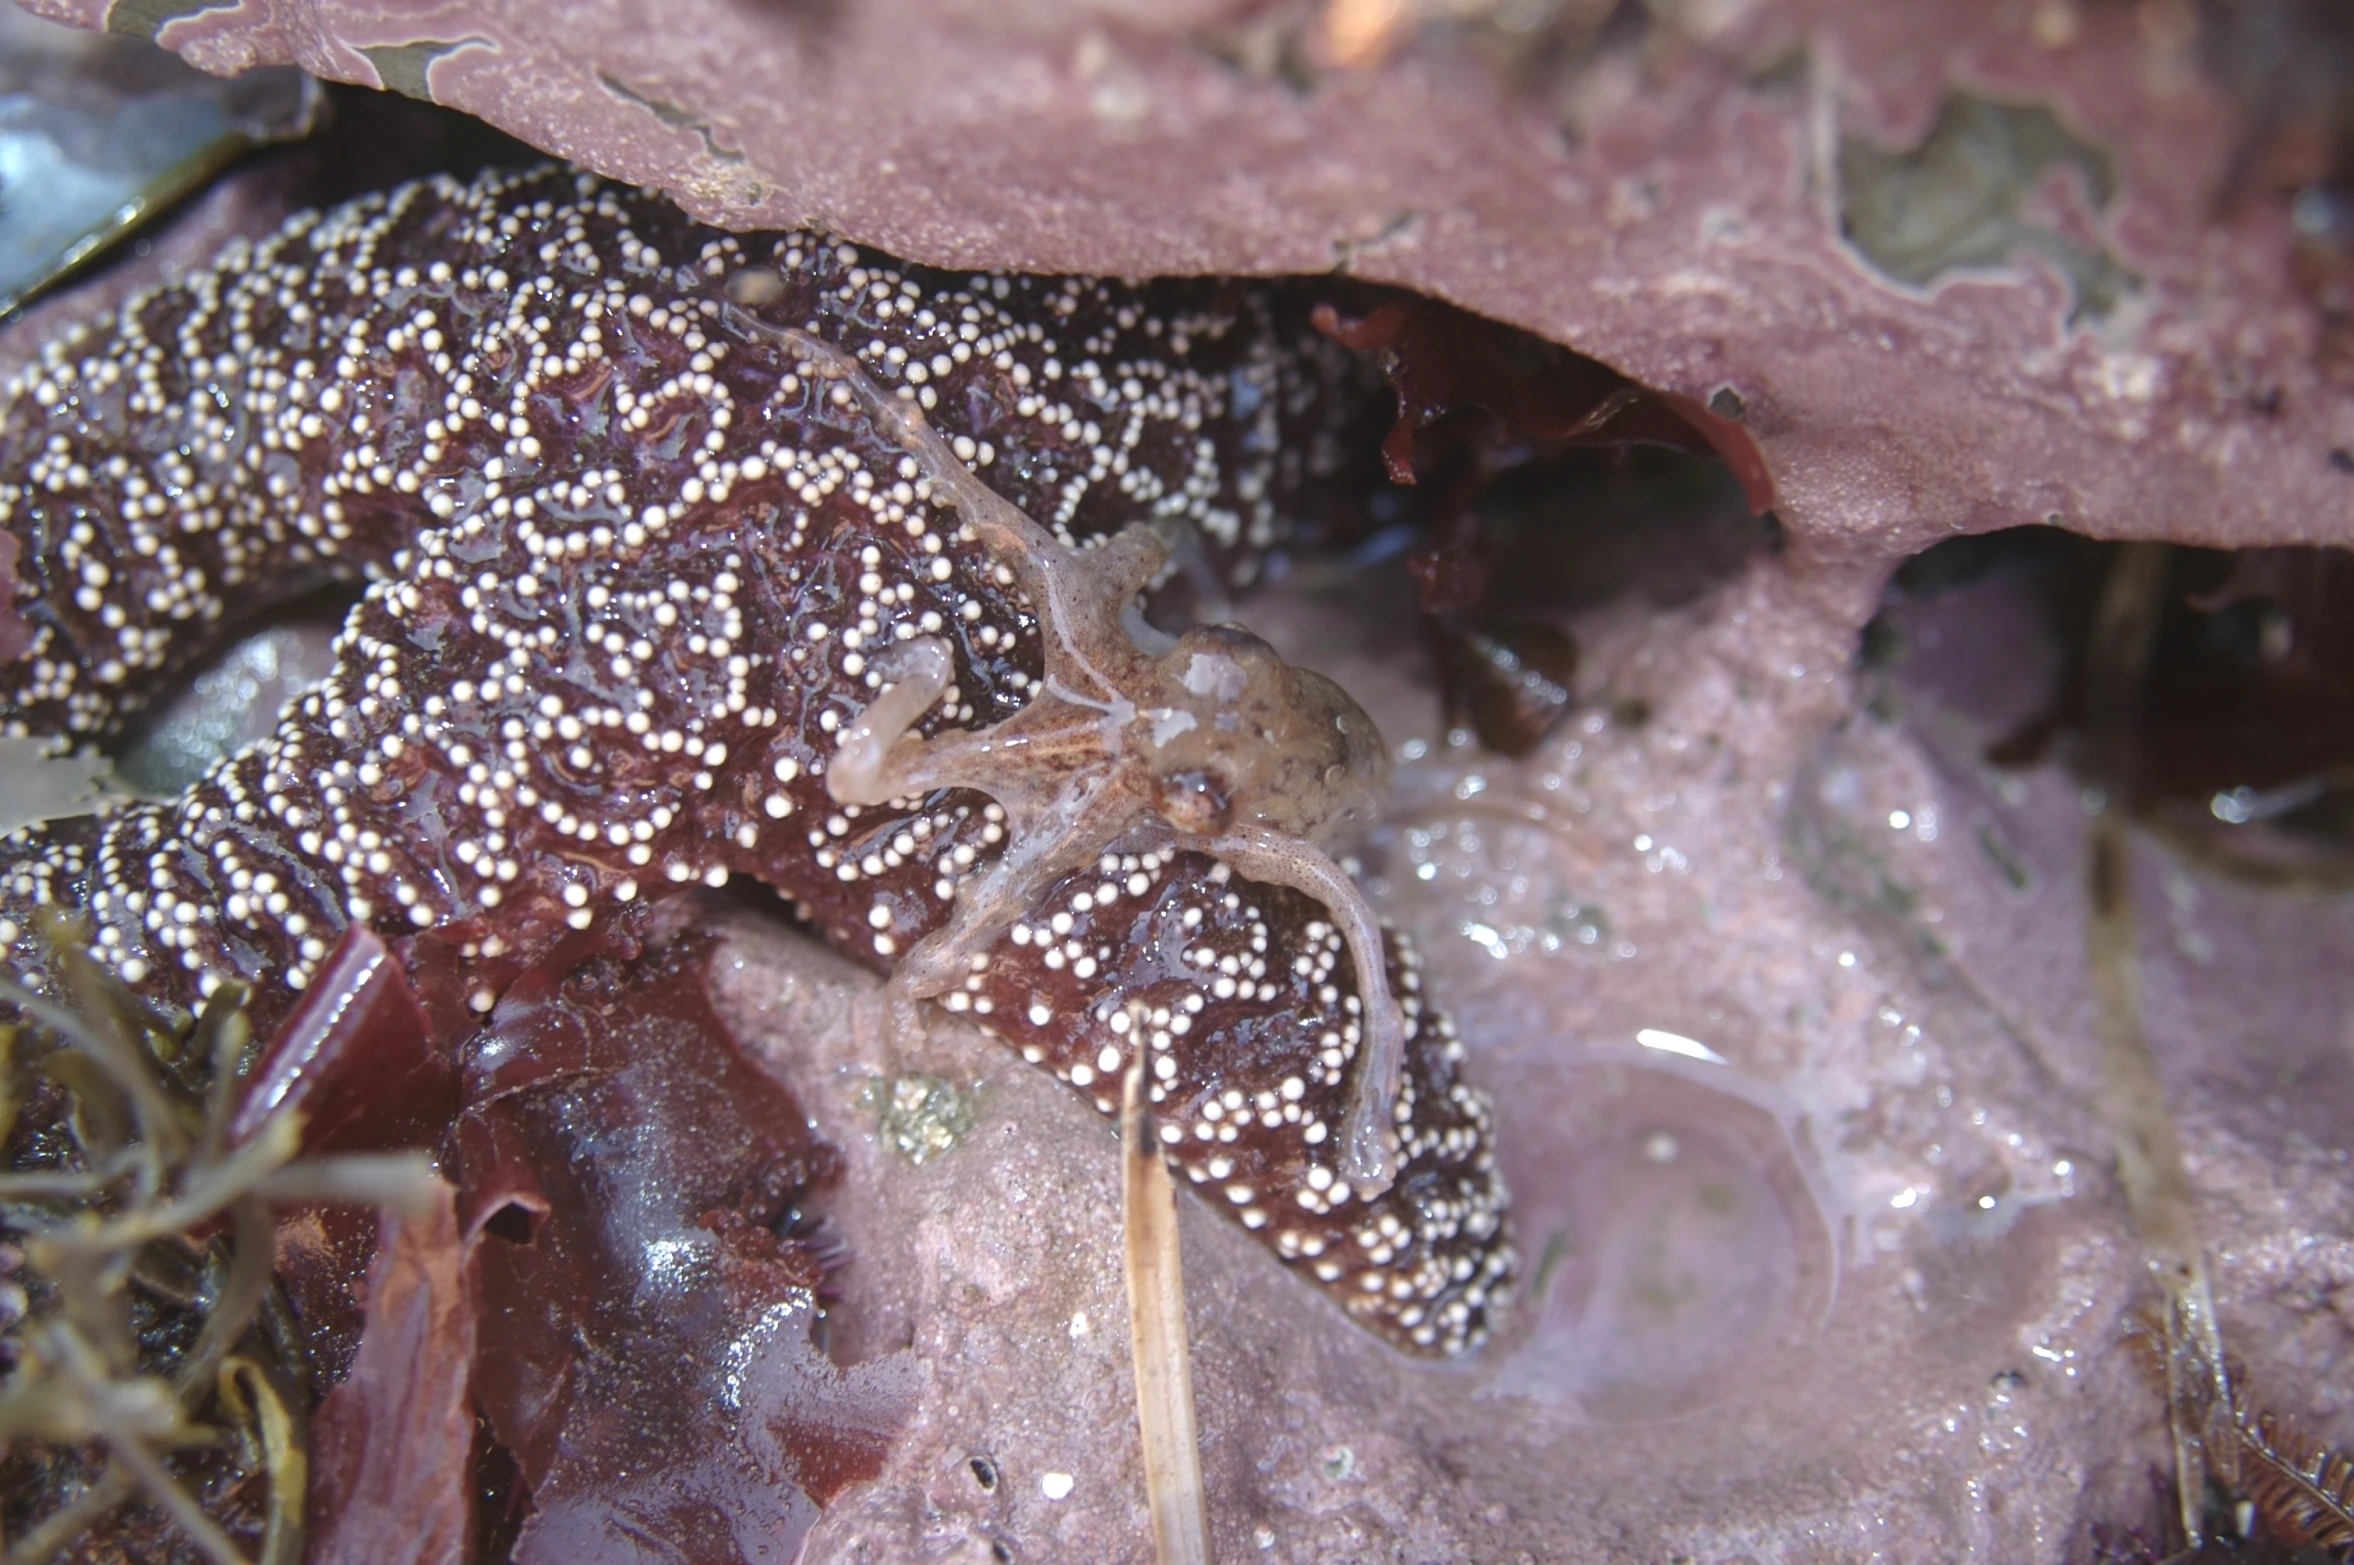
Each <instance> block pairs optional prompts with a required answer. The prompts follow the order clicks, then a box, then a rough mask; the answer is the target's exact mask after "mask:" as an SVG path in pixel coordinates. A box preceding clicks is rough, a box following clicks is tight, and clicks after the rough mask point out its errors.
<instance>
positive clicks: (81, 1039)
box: [0, 978, 184, 1152]
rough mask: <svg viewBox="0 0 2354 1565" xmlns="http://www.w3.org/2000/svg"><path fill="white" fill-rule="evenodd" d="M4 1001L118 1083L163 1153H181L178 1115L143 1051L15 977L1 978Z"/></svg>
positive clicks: (140, 1121) (145, 1129) (143, 1129)
mask: <svg viewBox="0 0 2354 1565" xmlns="http://www.w3.org/2000/svg"><path fill="white" fill-rule="evenodd" d="M0 1000H6V1001H7V1002H8V1003H9V1004H11V1005H13V1006H15V1007H16V1008H17V1009H18V1010H20V1011H22V1012H24V1014H25V1015H27V1016H29V1017H31V1018H32V1019H33V1020H34V1021H37V1022H39V1023H40V1024H41V1025H42V1026H44V1027H46V1028H48V1029H49V1030H50V1031H51V1032H54V1033H56V1034H57V1035H58V1036H59V1037H60V1038H63V1039H64V1040H65V1041H66V1042H68V1043H70V1044H72V1045H74V1046H75V1047H76V1048H78V1049H80V1050H81V1051H82V1052H83V1053H85V1054H87V1055H89V1056H90V1058H91V1059H92V1060H93V1061H94V1062H96V1063H97V1065H98V1066H99V1067H100V1068H101V1069H103V1070H104V1071H105V1072H106V1074H107V1075H108V1076H109V1077H111V1078H112V1079H113V1080H114V1083H115V1085H117V1086H118V1087H120V1088H121V1089H122V1090H123V1092H124V1093H125V1095H127V1096H128V1097H129V1098H130V1100H131V1102H132V1104H133V1105H134V1106H135V1107H136V1109H137V1111H138V1115H139V1128H140V1129H141V1131H142V1132H144V1133H145V1134H146V1136H147V1137H148V1139H149V1141H150V1143H151V1144H153V1145H155V1146H157V1147H158V1148H159V1149H168V1150H171V1151H175V1152H176V1151H177V1149H178V1148H179V1146H180V1144H181V1142H182V1140H183V1139H184V1138H183V1136H182V1132H181V1126H180V1120H179V1114H178V1111H177V1110H175V1109H174V1108H173V1107H172V1102H171V1099H169V1098H167V1097H166V1096H164V1090H163V1088H162V1087H161V1086H160V1085H158V1084H157V1082H156V1079H155V1074H154V1072H152V1071H150V1070H149V1069H148V1068H147V1063H146V1061H145V1060H143V1059H141V1058H140V1057H139V1054H138V1051H137V1050H135V1049H133V1048H132V1047H131V1045H129V1044H128V1043H126V1042H124V1041H123V1040H122V1039H121V1038H120V1037H117V1036H116V1035H115V1034H114V1032H113V1031H112V1030H111V1029H109V1028H107V1027H105V1026H103V1025H100V1026H93V1025H91V1024H90V1023H89V1022H87V1021H85V1020H84V1019H83V1018H81V1017H79V1016H76V1015H75V1014H74V1013H73V1012H71V1011H69V1010H67V1009H65V1008H64V1007H63V1006H60V1005H56V1004H53V1003H52V1002H50V1001H48V1000H44V999H43V998H41V996H39V995H37V994H35V993H33V992H32V991H31V990H30V989H27V988H26V987H25V986H24V985H22V984H20V983H18V982H16V981H15V980H14V979H12V978H0Z"/></svg>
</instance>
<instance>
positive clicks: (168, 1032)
mask: <svg viewBox="0 0 2354 1565" xmlns="http://www.w3.org/2000/svg"><path fill="white" fill-rule="evenodd" d="M38 933H39V935H40V937H41V938H42V940H43V941H44V942H45V943H46V944H47V945H48V946H49V949H50V952H51V957H52V961H51V964H50V967H51V971H52V972H53V973H54V974H55V975H56V977H57V979H58V985H57V987H58V990H59V994H58V995H57V996H55V997H52V996H50V995H44V994H37V993H34V992H33V991H31V990H29V989H27V988H25V987H24V986H23V985H21V984H19V983H16V982H15V981H13V980H10V979H6V978H0V1002H5V1004H6V1005H7V1006H8V1007H9V1008H11V1009H12V1010H13V1011H14V1013H15V1018H16V1019H15V1020H14V1021H8V1022H0V1139H6V1140H7V1141H8V1144H9V1146H10V1148H11V1151H12V1163H11V1166H10V1167H9V1169H8V1170H7V1171H5V1172H0V1237H4V1238H5V1240H6V1241H7V1243H6V1246H5V1248H4V1249H0V1270H4V1271H5V1272H6V1276H5V1278H4V1279H0V1294H4V1295H5V1299H4V1302H5V1305H6V1308H5V1310H0V1366H5V1369H6V1375H5V1379H4V1380H0V1450H5V1452H6V1453H7V1456H8V1459H9V1460H10V1462H11V1463H12V1464H13V1465H14V1466H15V1469H16V1471H17V1473H18V1474H19V1475H20V1477H19V1479H18V1482H19V1485H20V1488H29V1489H31V1490H33V1491H35V1492H34V1493H33V1494H32V1495H30V1496H29V1498H31V1499H32V1500H33V1501H34V1502H35V1506H36V1509H37V1508H38V1506H39V1504H40V1502H42V1501H43V1500H46V1501H47V1502H48V1506H47V1511H46V1514H43V1515H40V1516H39V1518H38V1519H37V1520H34V1521H32V1522H31V1524H30V1526H29V1527H28V1528H27V1530H26V1531H24V1532H23V1533H22V1534H20V1535H19V1536H17V1537H15V1538H13V1539H7V1540H0V1541H5V1542H6V1544H7V1549H6V1555H5V1565H36V1562H39V1561H45V1560H48V1559H51V1558H54V1557H56V1556H57V1555H58V1554H60V1553H62V1552H64V1551H66V1550H68V1549H71V1548H72V1547H73V1546H74V1544H75V1543H76V1541H77V1540H79V1539H81V1538H82V1537H83V1536H84V1535H85V1534H86V1533H88V1532H89V1531H90V1529H91V1528H93V1527H95V1526H98V1525H99V1524H100V1523H102V1522H104V1521H105V1520H106V1519H107V1518H108V1517H109V1516H110V1515H112V1514H113V1513H114V1512H115V1511H116V1510H117V1509H118V1508H119V1507H121V1506H122V1505H123V1504H125V1503H126V1502H128V1501H131V1500H134V1499H143V1500H145V1501H146V1502H147V1503H148V1504H150V1505H152V1506H153V1507H154V1508H155V1509H156V1510H157V1511H159V1512H160V1513H162V1515H163V1516H164V1517H165V1518H168V1520H169V1522H170V1524H171V1525H172V1526H174V1527H175V1528H177V1530H178V1531H180V1532H181V1533H182V1534H184V1535H185V1536H186V1537H187V1538H188V1539H189V1541H190V1542H192V1543H194V1544H195V1545H196V1547H197V1548H198V1549H199V1550H200V1551H201V1552H202V1553H203V1554H204V1555H205V1556H206V1557H207V1558H208V1559H210V1560H212V1561H214V1562H215V1565H232V1562H236V1565H242V1562H243V1561H244V1558H245V1556H244V1554H243V1553H242V1551H241V1550H240V1548H239V1546H238V1543H237V1541H236V1540H235V1539H234V1538H233V1537H232V1536H231V1533H230V1530H229V1528H228V1527H225V1526H224V1525H223V1521H222V1518H221V1517H220V1516H217V1515H216V1514H214V1513H213V1511H211V1510H208V1508H207V1505H206V1504H205V1503H203V1501H202V1500H200V1498H199V1493H200V1492H210V1493H213V1494H214V1495H216V1496H218V1495H221V1494H227V1493H229V1492H231V1491H232V1490H234V1489H235V1488H236V1487H237V1486H236V1485H234V1484H231V1485H227V1486H221V1485H215V1486H213V1487H212V1488H211V1489H210V1490H205V1489H203V1487H202V1486H201V1485H200V1489H199V1492H191V1487H190V1480H191V1475H192V1474H198V1475H201V1474H210V1475H211V1476H213V1477H215V1478H219V1477H221V1476H223V1475H224V1474H226V1475H243V1476H244V1477H246V1478H253V1477H259V1478H261V1479H262V1480H264V1483H265V1486H266V1500H265V1501H264V1503H263V1504H262V1506H261V1514H260V1516H259V1518H258V1522H259V1532H260V1542H261V1552H260V1555H259V1558H260V1560H261V1561H262V1562H263V1565H298V1562H299V1561H300V1559H301V1558H302V1546H303V1530H302V1522H303V1505H304V1497H305V1488H306V1470H307V1459H306V1454H305V1450H306V1448H305V1445H304V1434H305V1430H304V1424H305V1419H306V1416H307V1413H308V1410H309V1406H310V1401H311V1381H310V1373H309V1367H308V1363H307V1360H306V1357H305V1352H304V1348H303V1342H302V1337H301V1333H300V1330H299V1328H298V1327H296V1325H295V1324H294V1321H293V1318H292V1316H291V1313H290V1312H289V1311H288V1309H287V1307H286V1305H285V1301H284V1296H283V1294H282V1292H281V1291H280V1290H279V1288H278V1285H277V1278H276V1273H275V1269H274V1259H275V1257H274V1248H275V1240H276V1226H275V1223H274V1221H273V1219H272V1217H271V1215H270V1208H271V1205H272V1204H273V1202H283V1201H287V1200H318V1199H331V1200H357V1201H364V1202H374V1203H382V1204H388V1205H395V1206H402V1207H408V1206H414V1205H416V1204H418V1202H419V1200H420V1198H421V1197H422V1196H423V1194H424V1193H425V1190H426V1188H427V1186H428V1183H429V1181H430V1180H431V1178H432V1174H431V1169H430V1167H429V1166H428V1165H427V1164H426V1162H425V1160H424V1159H423V1158H422V1157H421V1156H418V1157H409V1158H383V1157H367V1158H314V1159H300V1158H298V1156H297V1154H298V1153H299V1151H300V1148H301V1142H302V1125H301V1120H300V1116H299V1115H297V1114H295V1113H292V1112H289V1111H281V1112H279V1113H276V1114H274V1115H272V1116H270V1117H269V1118H268V1119H266V1120H265V1121H264V1122H263V1123H262V1124H261V1125H260V1127H259V1128H258V1130H257V1131H255V1132H254V1133H252V1134H249V1135H247V1136H245V1137H244V1138H243V1139H238V1138H236V1137H234V1136H233V1135H232V1133H231V1122H232V1118H233V1115H234V1113H235V1110H236V1107H237V1103H238V1099H239V1096H240V1093H239V1088H240V1086H241V1083H242V1081H243V1077H244V1073H245V1071H246V1069H248V1068H249V1067H250V1064H251V1061H250V1058H249V1056H250V1055H251V1053H252V1049H251V1044H252V1041H253V1040H252V1037H251V1033H250V1029H249V1027H248V1026H247V1023H246V1020H245V1014H244V1003H245V990H244V988H243V986H242V985H238V984H234V983H224V984H220V985H218V986H217V987H216V988H215V989H214V991H213V994H212V997H211V999H210V1000H209V1001H208V1002H207V1003H206V1005H205V1008H204V1010H203V1011H202V1013H201V1014H199V1015H197V1016H194V1017H180V1016H173V1015H170V1014H167V1013H165V1012H162V1011H160V1010H158V1009H156V1008H155V1007H153V1006H151V1005H148V1004H147V1003H146V1002H144V1001H142V1000H140V999H139V998H138V997H137V996H136V995H134V994H133V993H132V992H131V991H130V990H128V989H127V988H125V987H124V986H123V985H122V984H121V983H120V982H119V981H117V980H116V979H115V978H114V977H113V975H112V974H110V973H108V972H107V971H106V970H105V969H104V968H103V967H102V966H101V965H100V964H99V963H98V962H96V961H95V960H93V959H92V958H91V957H90V956H89V955H88V954H87V953H86V952H85V951H84V949H83V945H82V942H83V938H84V936H83V931H82V930H81V928H80V926H79V925H77V924H76V923H75V922H73V921H72V920H71V919H68V918H66V917H65V916H63V915H62V914H53V915H51V916H49V917H47V918H45V919H43V920H42V921H41V923H40V925H39V928H38ZM159 1322H177V1323H179V1326H178V1329H176V1330H158V1329H156V1328H157V1326H158V1323H159ZM216 1503H217V1500H216ZM251 1520H252V1518H251V1517H250V1515H248V1517H247V1521H248V1522H250V1521H251Z"/></svg>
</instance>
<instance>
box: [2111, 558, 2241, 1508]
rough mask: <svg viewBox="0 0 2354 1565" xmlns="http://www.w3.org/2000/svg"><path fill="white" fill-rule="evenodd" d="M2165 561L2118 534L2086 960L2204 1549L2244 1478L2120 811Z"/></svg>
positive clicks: (2119, 1145)
mask: <svg viewBox="0 0 2354 1565" xmlns="http://www.w3.org/2000/svg"><path fill="white" fill-rule="evenodd" d="M2168 567H2169V554H2168V551H2167V549H2166V547H2165V546H2164V545H2162V544H2127V545H2124V546H2123V547H2122V548H2120V549H2119V551H2118V554H2117V559H2116V563H2115V564H2114V565H2113V566H2112V567H2111V568H2110V572H2109V578H2108V580H2107V582H2106V583H2104V584H2103V587H2102V591H2101V601H2100V605H2099V607H2098V609H2097V610H2096V612H2095V615H2094V618H2093V627H2092V639H2091V644H2090V647H2089V651H2088V658H2089V666H2088V669H2087V678H2086V701H2085V707H2086V712H2085V717H2086V723H2085V727H2086V739H2087V746H2088V750H2089V752H2090V753H2089V757H2088V759H2089V760H2090V762H2091V771H2092V774H2093V776H2094V778H2095V779H2096V780H2097V782H2098V783H2099V785H2100V786H2101V787H2102V788H2103V789H2104V790H2105V791H2106V793H2107V795H2108V797H2107V798H2106V800H2105V801H2104V804H2103V808H2102V810H2101V812H2100V813H2099V814H2098V815H2096V816H2095V817H2094V818H2093V822H2092V829H2091V831H2090V833H2089V836H2088V841H2087V878H2088V887H2087V889H2088V892H2089V897H2090V911H2089V913H2088V915H2087V917H2086V922H2085V959H2086V963H2087V966H2088V969H2089V977H2090V980H2091V984H2092V992H2093V1000H2094V1004H2095V1022H2094V1025H2095V1027H2096V1028H2097V1030H2098V1033H2099V1040H2100V1045H2101V1103H2100V1107H2101V1117H2102V1119H2103V1120H2105V1121H2106V1122H2107V1124H2108V1127H2109V1133H2110V1135H2111V1137H2112V1138H2113V1139H2114V1142H2115V1145H2116V1152H2117V1182H2118V1185H2119V1187H2120V1188H2121V1189H2122V1191H2123V1193H2124V1196H2125V1202H2126V1207H2127V1210H2128V1211H2129V1212H2130V1213H2131V1214H2132V1217H2133V1222H2134V1227H2135V1229H2136V1231H2137V1232H2138V1233H2139V1235H2140V1238H2141V1242H2142V1252H2143V1258H2144V1260H2145V1261H2146V1262H2147V1264H2148V1266H2149V1268H2150V1273H2151V1276H2152V1277H2154V1278H2155V1279H2156V1281H2157V1283H2158V1286H2159V1287H2160V1288H2161V1289H2162V1290H2164V1292H2165V1295H2166V1400H2167V1408H2168V1411H2169V1413H2170V1414H2171V1415H2172V1416H2171V1422H2172V1425H2173V1433H2174V1469H2175V1483H2176V1486H2177V1491H2178V1496H2179V1500H2180V1505H2181V1515H2182V1527H2183V1533H2184V1536H2185V1537H2186V1539H2187V1540H2188V1546H2189V1547H2191V1548H2197V1547H2199V1546H2200V1544H2201V1543H2202V1542H2203V1540H2204V1537H2205V1530H2206V1529H2205V1508H2206V1497H2207V1484H2208V1480H2209V1478H2210V1477H2212V1478H2214V1479H2216V1480H2217V1481H2219V1482H2221V1483H2223V1484H2224V1485H2225V1486H2226V1487H2234V1486H2236V1481H2237V1478H2238V1469H2239V1461H2238V1458H2239V1443H2238V1440H2237V1439H2236V1437H2235V1435H2234V1432H2233V1430H2232V1425H2231V1408H2232V1398H2231V1383H2230V1378H2229V1375H2228V1372H2227V1371H2226V1369H2225V1367H2224V1358H2223V1342H2222V1337H2221V1334H2220V1333H2219V1332H2218V1330H2217V1327H2216V1322H2215V1305H2214V1300H2213V1297H2212V1295H2211V1292H2210V1290H2209V1287H2208V1282H2207V1259H2206V1251H2205V1247H2204V1246H2203V1245H2202V1244H2201V1243H2200V1240H2199V1231H2198V1222H2197V1218H2196V1216H2195V1213H2194V1208H2193V1203H2192V1195H2191V1188H2190V1179H2189V1176H2188V1175H2187V1174H2185V1172H2184V1171H2183V1166H2182V1146H2181V1143H2180V1141H2179V1140H2178V1139H2177V1137H2176V1135H2175V1130H2174V1119H2173V1116H2172V1115H2171V1114H2169V1113H2168V1112H2167V1108H2166V1094H2165V1089H2164V1087H2163V1085H2162V1084H2161V1083H2160V1081H2159V1079H2158V1067H2157V1064H2156V1062H2155V1061H2154V1060H2153V1059H2152V1058H2151V1057H2150V1049H2149V1039H2148V1037H2147V1035H2146V1034H2145V1032H2144V1030H2143V1026H2142V1014H2141V986H2140V982H2139V967H2138V962H2139V958H2138V956H2137V953H2136V946H2135V936H2134V922H2133V883H2132V871H2131V860H2130V857H2129V853H2130V847H2129V844H2128V843H2127V841H2126V837H2125V827H2124V822H2123V818H2122V812H2123V810H2124V807H2125V805H2126V802H2127V800H2128V798H2129V797H2130V794H2131V790H2132V787H2133V781H2134V777H2135V775H2136V773H2137V771H2138V763H2139V759H2140V758H2139V757H2138V756H2137V755H2136V754H2135V753H2134V736H2135V734H2136V733H2137V732H2138V731H2139V718H2140V712H2141V704H2142V700H2143V683H2144V677H2145V675H2146V674H2147V672H2148V669H2149V661H2150V654H2151V652H2152V650H2153V648H2154V647H2155V645H2156V640H2157V632H2158V622H2159V618H2160V615H2161V614H2162V613H2163V611H2164V608H2165V587H2166V577H2167V572H2168Z"/></svg>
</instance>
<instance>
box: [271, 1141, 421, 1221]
mask: <svg viewBox="0 0 2354 1565" xmlns="http://www.w3.org/2000/svg"><path fill="white" fill-rule="evenodd" d="M439 1183H440V1181H439V1179H438V1178H436V1177H435V1175H434V1172H433V1159H432V1158H431V1157H429V1156H428V1155H426V1154H425V1153H423V1152H347V1153H343V1154H340V1155H338V1156H334V1157H309V1158H304V1159H303V1160H302V1161H301V1162H299V1163H289V1164H287V1165H286V1166H285V1167H284V1168H281V1169H278V1170H277V1171H276V1172H274V1173H271V1174H267V1175H265V1176H263V1177H262V1178H261V1179H259V1180H257V1181H256V1182H255V1184H254V1187H253V1193H254V1194H255V1195H257V1196H260V1197H261V1198H262V1199H264V1200H266V1201H268V1202H270V1203H271V1204H272V1205H274V1206H310V1205H318V1204H323V1203H327V1202H335V1201H348V1202H352V1203H355V1204H357V1205H361V1206H381V1207H388V1208H390V1209H391V1210H393V1211H395V1212H399V1213H400V1214H401V1215H403V1216H404V1217H422V1216H424V1215H425V1214H426V1213H427V1212H429V1211H431V1210H432V1208H433V1191H434V1187H435V1186H436V1185H438V1184H439Z"/></svg>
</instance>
